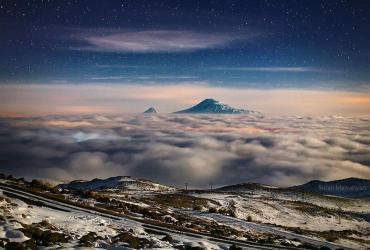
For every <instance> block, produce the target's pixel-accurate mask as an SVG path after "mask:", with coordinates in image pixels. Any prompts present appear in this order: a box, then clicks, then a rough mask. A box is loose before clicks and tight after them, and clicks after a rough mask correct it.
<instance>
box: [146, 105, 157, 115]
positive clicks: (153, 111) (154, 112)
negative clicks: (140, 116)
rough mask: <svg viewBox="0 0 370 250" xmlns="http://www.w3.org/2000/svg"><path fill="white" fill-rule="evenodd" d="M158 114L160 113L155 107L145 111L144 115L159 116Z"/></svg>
mask: <svg viewBox="0 0 370 250" xmlns="http://www.w3.org/2000/svg"><path fill="white" fill-rule="evenodd" d="M157 113H158V111H157V110H156V109H155V108H153V107H150V108H148V109H147V110H145V111H144V114H157Z"/></svg>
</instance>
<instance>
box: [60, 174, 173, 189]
mask: <svg viewBox="0 0 370 250" xmlns="http://www.w3.org/2000/svg"><path fill="white" fill-rule="evenodd" d="M59 187H61V188H63V189H71V190H121V191H171V190H175V188H173V187H168V186H165V185H161V184H158V183H154V182H151V181H148V180H143V179H137V178H133V177H130V176H116V177H110V178H108V179H94V180H91V181H81V180H78V181H72V182H70V183H68V184H61V185H59Z"/></svg>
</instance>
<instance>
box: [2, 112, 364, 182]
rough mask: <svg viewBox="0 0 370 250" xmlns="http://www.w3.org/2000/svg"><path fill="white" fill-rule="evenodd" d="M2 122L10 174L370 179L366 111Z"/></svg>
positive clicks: (177, 179)
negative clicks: (328, 114) (361, 115)
mask: <svg viewBox="0 0 370 250" xmlns="http://www.w3.org/2000/svg"><path fill="white" fill-rule="evenodd" d="M0 123H1V126H0V172H5V173H7V174H14V175H18V176H25V177H28V178H35V177H37V178H47V179H49V180H53V181H69V180H74V179H90V178H95V177H99V178H104V177H109V176H114V175H133V176H138V177H143V178H148V179H152V180H155V181H159V182H162V183H166V184H172V185H178V186H182V184H183V183H184V182H188V183H190V185H191V186H196V187H206V186H207V185H208V183H209V182H213V183H215V185H225V184H232V183H238V182H247V181H252V182H261V183H266V184H272V185H279V186H289V185H294V184H300V183H303V182H306V181H309V180H312V179H322V180H334V179H340V178H346V177H361V178H370V157H369V156H370V147H369V146H370V132H369V131H370V126H369V124H370V123H369V119H365V118H340V117H323V118H316V119H313V118H302V117H282V118H268V117H265V118H256V117H250V116H227V115H226V116H209V115H198V116H191V115H153V116H150V115H149V116H146V115H127V116H116V115H111V116H98V115H91V116H48V117H41V118H40V117H39V118H17V119H2V120H0Z"/></svg>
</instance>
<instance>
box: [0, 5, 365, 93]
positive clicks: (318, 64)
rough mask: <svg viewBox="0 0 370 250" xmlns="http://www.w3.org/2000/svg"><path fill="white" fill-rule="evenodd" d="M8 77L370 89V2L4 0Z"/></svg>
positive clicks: (2, 70)
mask: <svg viewBox="0 0 370 250" xmlns="http://www.w3.org/2000/svg"><path fill="white" fill-rule="evenodd" d="M0 27H1V39H0V54H1V57H0V66H1V67H0V81H1V83H7V84H16V83H42V84H58V83H72V84H73V83H107V82H109V83H119V84H125V83H131V84H132V83H134V84H136V83H138V84H148V85H150V84H170V83H171V84H173V83H182V82H192V83H195V84H197V83H198V82H199V84H204V83H207V84H209V85H214V86H227V87H229V86H233V87H252V88H309V89H345V90H355V91H367V90H368V89H369V86H370V81H369V79H370V73H369V72H370V71H369V69H370V42H369V39H370V2H369V1H312V0H310V1H269V0H268V1H191V0H189V1H188V0H187V1H173V0H171V1H162V0H161V1H4V0H2V1H0Z"/></svg>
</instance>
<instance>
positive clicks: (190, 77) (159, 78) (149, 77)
mask: <svg viewBox="0 0 370 250" xmlns="http://www.w3.org/2000/svg"><path fill="white" fill-rule="evenodd" d="M89 79H90V80H187V79H199V77H196V76H167V75H166V76H96V77H90V78H89Z"/></svg>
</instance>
